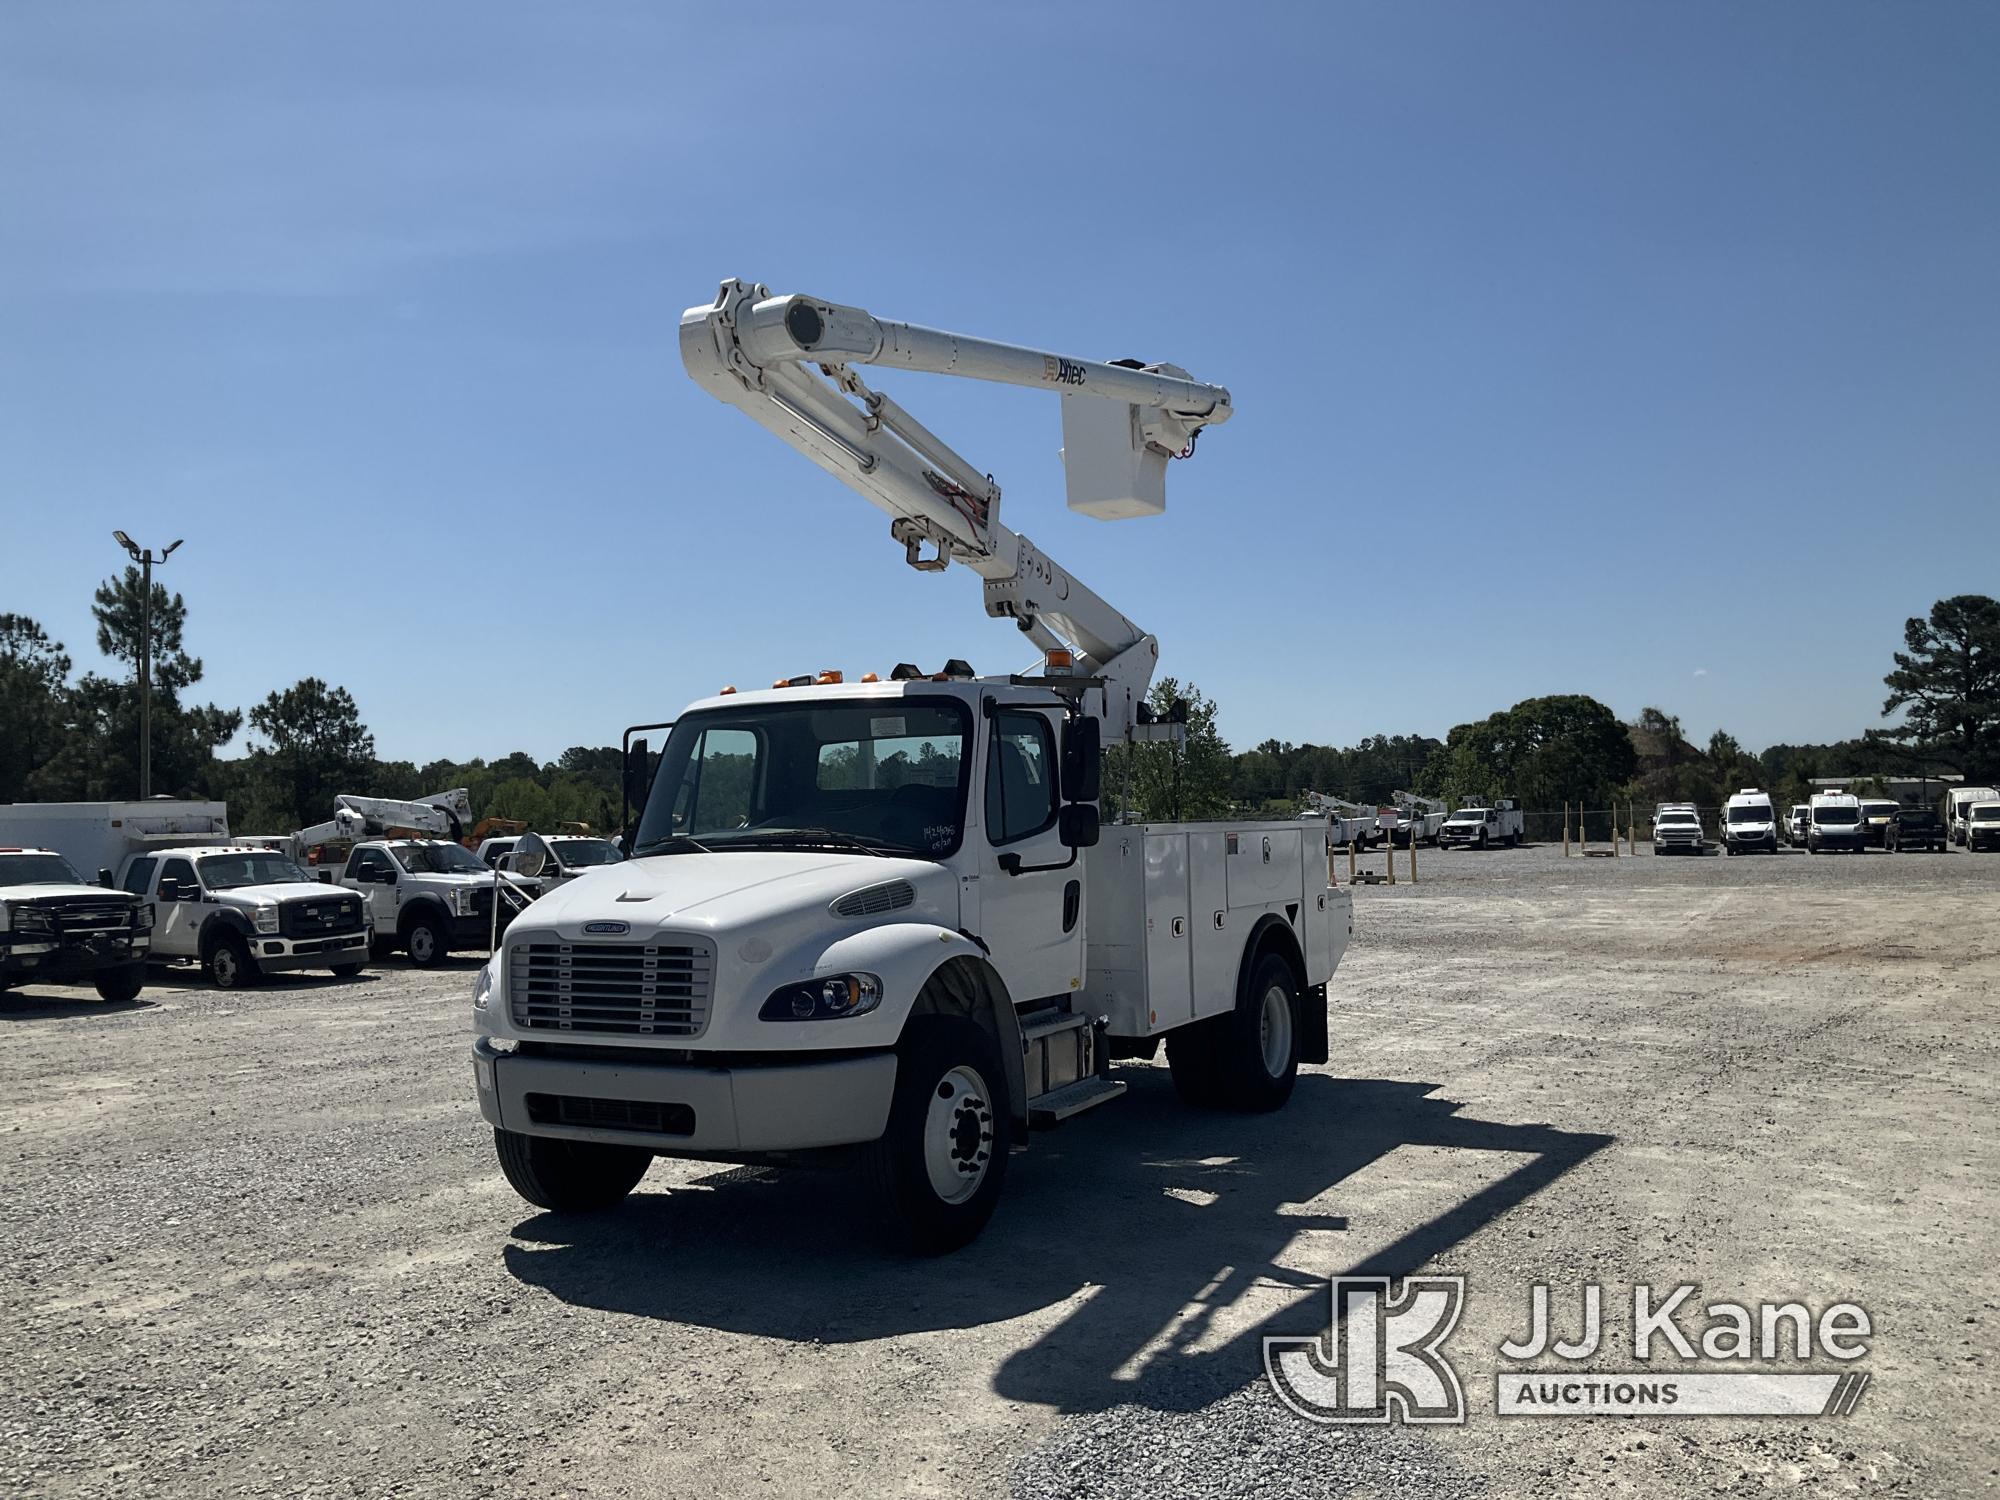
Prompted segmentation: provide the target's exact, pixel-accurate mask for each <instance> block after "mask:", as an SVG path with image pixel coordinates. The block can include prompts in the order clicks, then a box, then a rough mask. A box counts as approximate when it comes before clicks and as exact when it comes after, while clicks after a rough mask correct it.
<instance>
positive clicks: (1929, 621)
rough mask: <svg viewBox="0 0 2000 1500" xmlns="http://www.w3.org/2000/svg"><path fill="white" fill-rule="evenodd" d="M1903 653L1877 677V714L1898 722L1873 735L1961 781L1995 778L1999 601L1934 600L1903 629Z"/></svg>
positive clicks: (1999, 760)
mask: <svg viewBox="0 0 2000 1500" xmlns="http://www.w3.org/2000/svg"><path fill="white" fill-rule="evenodd" d="M1903 645H1904V647H1905V649H1904V650H1901V651H1898V652H1896V653H1895V661H1896V666H1895V669H1894V670H1893V671H1891V672H1890V673H1889V674H1888V675H1887V676H1886V677H1884V678H1883V679H1882V681H1883V682H1884V684H1886V685H1887V687H1888V689H1889V696H1888V697H1887V698H1886V699H1885V700H1884V701H1883V704H1882V712H1883V714H1884V715H1888V714H1893V713H1896V712H1897V711H1899V710H1900V711H1901V712H1902V714H1903V722H1902V723H1901V724H1899V725H1897V726H1896V727H1895V728H1893V729H1888V730H1883V731H1881V732H1880V734H1881V738H1883V739H1885V740H1890V741H1893V742H1896V743H1898V744H1900V745H1902V746H1904V747H1905V748H1907V749H1908V750H1910V751H1911V752H1913V753H1914V754H1916V755H1919V756H1922V757H1924V758H1926V759H1928V758H1930V757H1932V756H1935V757H1936V759H1937V760H1938V761H1941V762H1942V763H1943V764H1945V765H1947V766H1950V767H1952V768H1953V769H1955V770H1957V771H1959V772H1961V773H1963V774H1964V776H1965V777H1966V779H1967V780H1968V781H1982V780H1986V779H1988V778H1990V777H1992V776H1993V775H1995V774H1996V773H2000V602H1996V601H1994V600H1992V599H1989V598H1988V597H1986V596H1985V595H1984V594H1958V595H1955V596H1954V597H1952V598H1950V599H1940V600H1938V602H1937V603H1935V604H1933V605H1932V606H1931V611H1930V614H1929V615H1928V616H1926V617H1923V618H1921V619H1918V618H1912V619H1910V620H1906V621H1905V622H1904V624H1903Z"/></svg>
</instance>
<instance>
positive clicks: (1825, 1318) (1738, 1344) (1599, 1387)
mask: <svg viewBox="0 0 2000 1500" xmlns="http://www.w3.org/2000/svg"><path fill="white" fill-rule="evenodd" d="M1331 1291H1332V1309H1331V1316H1330V1318H1329V1320H1328V1324H1327V1329H1326V1332H1325V1333H1324V1334H1315V1335H1310V1336H1305V1337H1282V1336H1274V1337H1270V1338H1266V1339H1265V1340H1264V1370H1265V1373H1266V1374H1267V1375H1268V1376H1269V1377H1270V1381H1271V1384H1272V1386H1273V1388H1274V1389H1275V1390H1276V1391H1277V1393H1278V1397H1279V1399H1280V1400H1282V1401H1283V1402H1284V1403H1285V1404H1286V1405H1287V1406H1289V1407H1291V1409H1292V1410H1293V1411H1295V1412H1297V1413H1298V1414H1299V1415H1300V1416H1302V1417H1306V1418H1308V1419H1309V1420H1311V1421H1314V1422H1328V1423H1362V1422H1391V1421H1397V1422H1412V1423H1426V1422H1429V1423H1462V1422H1464V1421H1465V1416H1466V1400H1465V1388H1464V1384H1463V1382H1462V1381H1461V1380H1460V1378H1459V1373H1458V1370H1457V1368H1456V1367H1455V1366H1454V1365H1453V1363H1452V1361H1451V1359H1450V1357H1449V1356H1448V1355H1447V1354H1446V1353H1445V1350H1444V1344H1445V1341H1446V1340H1447V1339H1448V1338H1450V1336H1451V1334H1452V1331H1453V1330H1454V1329H1455V1328H1457V1326H1458V1323H1459V1319H1460V1317H1461V1315H1462V1314H1463V1313H1464V1311H1465V1298H1466V1283H1465V1278H1464V1277H1463V1276H1406V1277H1404V1278H1403V1279H1402V1282H1401V1284H1400V1288H1397V1287H1394V1286H1392V1284H1391V1281H1390V1279H1389V1278H1388V1277H1386V1276H1341V1277H1336V1278H1334V1280H1333V1283H1332V1287H1331ZM1631 1291H1632V1318H1631V1324H1630V1331H1631V1345H1630V1356H1631V1361H1632V1363H1633V1365H1636V1366H1638V1368H1613V1369H1600V1368H1593V1367H1588V1366H1585V1367H1582V1368H1579V1366H1583V1365H1584V1362H1586V1361H1590V1362H1594V1361H1595V1360H1596V1358H1597V1357H1598V1355H1599V1354H1600V1352H1602V1351H1604V1350H1605V1348H1606V1338H1605V1320H1604V1289H1603V1288H1602V1287H1601V1286H1599V1285H1597V1284H1596V1283H1587V1284H1585V1285H1584V1286H1583V1287H1582V1288H1581V1289H1580V1294H1579V1297H1578V1304H1577V1305H1578V1310H1579V1320H1578V1324H1577V1328H1576V1336H1575V1337H1574V1338H1563V1337H1559V1336H1558V1335H1557V1333H1556V1331H1555V1329H1554V1326H1553V1320H1552V1318H1551V1314H1550V1294H1549V1287H1548V1285H1547V1283H1544V1282H1537V1283H1536V1284H1535V1285H1534V1286H1533V1287H1531V1288H1530V1290H1529V1296H1528V1326H1527V1330H1526V1331H1525V1332H1524V1333H1523V1334H1522V1335H1521V1336H1520V1337H1518V1338H1510V1339H1506V1340H1504V1341H1502V1342H1501V1344H1500V1345H1499V1347H1498V1350H1497V1352H1498V1354H1499V1357H1500V1359H1501V1360H1503V1361H1505V1362H1507V1363H1508V1364H1510V1365H1520V1364H1523V1363H1525V1362H1527V1361H1535V1362H1536V1364H1535V1365H1534V1366H1533V1367H1531V1368H1520V1369H1508V1368H1502V1369H1501V1370H1500V1371H1499V1373H1498V1374H1496V1375H1495V1377H1494V1410H1495V1411H1496V1412H1497V1413H1499V1414H1500V1415H1501V1416H1642V1415H1643V1416H1737V1417H1755V1416H1773V1417H1777V1416H1789V1417H1810V1416H1845V1415H1847V1414H1848V1413H1849V1412H1852V1411H1853V1410H1854V1409H1855V1407H1856V1406H1857V1405H1858V1404H1859V1403H1860V1400H1861V1395H1862V1392H1863V1391H1865V1390H1866V1389H1867V1387H1868V1381H1869V1376H1868V1374H1867V1372H1866V1371H1863V1370H1856V1369H1853V1368H1851V1366H1852V1364H1853V1362H1854V1361H1856V1360H1859V1359H1861V1358H1863V1357H1864V1356H1866V1354H1867V1353H1868V1345H1867V1342H1866V1341H1867V1339H1868V1338H1869V1337H1870V1336H1871V1335H1872V1333H1873V1332H1874V1325H1873V1323H1872V1321H1871V1320H1870V1318H1869V1316H1868V1313H1867V1310H1866V1309H1864V1308H1862V1307H1861V1306H1860V1305H1859V1304H1857V1303H1853V1302H1836V1303H1833V1304H1831V1305H1830V1306H1828V1307H1826V1308H1824V1309H1823V1310H1821V1311H1820V1312H1819V1313H1817V1314H1815V1313H1814V1312H1813V1311H1812V1309H1811V1308H1809V1307H1807V1306H1806V1305H1805V1304H1804V1303H1801V1302H1775V1303H1774V1302H1760V1303H1757V1304H1755V1305H1746V1304H1744V1303H1739V1302H1710V1303H1707V1304H1705V1305H1704V1306H1702V1307H1701V1308H1700V1309H1699V1311H1700V1313H1701V1315H1702V1316H1703V1317H1704V1318H1705V1319H1706V1321H1705V1322H1704V1323H1702V1324H1701V1325H1700V1326H1699V1327H1696V1326H1695V1325H1694V1323H1693V1322H1692V1321H1691V1319H1692V1318H1693V1315H1694V1313H1695V1311H1696V1309H1695V1308H1694V1307H1693V1306H1692V1305H1691V1304H1692V1303H1693V1302H1694V1299H1695V1297H1696V1288H1695V1287H1693V1286H1688V1285H1680V1286H1676V1287H1674V1288H1673V1289H1672V1290H1670V1291H1668V1292H1666V1293H1664V1294H1662V1293H1659V1292H1657V1291H1656V1290H1655V1289H1654V1288H1653V1287H1650V1286H1635V1287H1633V1288H1632V1289H1631ZM1549 1359H1554V1360H1556V1361H1560V1363H1558V1364H1556V1365H1554V1366H1549V1365H1548V1364H1546V1363H1544V1361H1547V1360H1549ZM1656 1360H1657V1361H1659V1362H1660V1363H1658V1364H1655V1363H1654V1361H1656ZM1703 1361H1714V1362H1717V1363H1721V1362H1724V1361H1727V1362H1728V1363H1729V1364H1730V1366H1731V1368H1726V1369H1715V1368H1703V1367H1702V1362H1703ZM1823 1361H1832V1362H1834V1364H1835V1368H1833V1369H1831V1370H1829V1369H1825V1368H1821V1369H1817V1370H1800V1369H1798V1368H1797V1366H1799V1365H1801V1364H1806V1363H1821V1362H1823ZM1746 1363H1747V1364H1749V1365H1750V1366H1751V1367H1750V1368H1747V1369H1746V1368H1744V1365H1745V1364H1746ZM1688 1365H1692V1366H1694V1368H1687V1366H1688Z"/></svg>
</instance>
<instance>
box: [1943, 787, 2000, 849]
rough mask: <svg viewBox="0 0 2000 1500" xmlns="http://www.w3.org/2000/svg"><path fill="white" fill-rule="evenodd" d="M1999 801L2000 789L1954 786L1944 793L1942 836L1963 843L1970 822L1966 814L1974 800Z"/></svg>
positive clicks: (1955, 842)
mask: <svg viewBox="0 0 2000 1500" xmlns="http://www.w3.org/2000/svg"><path fill="white" fill-rule="evenodd" d="M1993 801H2000V791H1995V790H1994V789H1993V788H1992V787H1990V786H1955V787H1953V788H1951V790H1950V791H1948V792H1946V793H1945V794H1944V836H1945V837H1946V838H1947V839H1948V840H1950V841H1951V842H1952V843H1954V844H1961V845H1962V844H1964V843H1965V832H1966V828H1967V826H1968V824H1969V822H1970V819H1969V818H1968V816H1967V814H1968V813H1969V812H1970V811H1971V808H1972V805H1973V803H1975V802H1993Z"/></svg>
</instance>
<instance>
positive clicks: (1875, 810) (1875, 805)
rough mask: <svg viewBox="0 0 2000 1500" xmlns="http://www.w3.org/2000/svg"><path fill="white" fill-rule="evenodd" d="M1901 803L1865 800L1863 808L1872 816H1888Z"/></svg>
mask: <svg viewBox="0 0 2000 1500" xmlns="http://www.w3.org/2000/svg"><path fill="white" fill-rule="evenodd" d="M1901 805H1902V804H1901V803H1897V802H1864V803H1862V804H1861V810H1862V811H1863V812H1865V813H1867V814H1868V816H1869V817H1871V818H1886V817H1888V816H1889V815H1890V814H1891V813H1893V812H1895V810H1896V809H1897V808H1898V807H1900V806H1901Z"/></svg>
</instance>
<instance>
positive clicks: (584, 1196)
mask: <svg viewBox="0 0 2000 1500" xmlns="http://www.w3.org/2000/svg"><path fill="white" fill-rule="evenodd" d="M493 1150H494V1152H495V1154H496V1155H498V1156H499V1158H500V1170H501V1171H502V1172H503V1173H505V1174H506V1177H507V1184H508V1186H509V1187H511V1188H513V1189H514V1191H515V1192H517V1193H519V1194H520V1195H521V1196H522V1197H523V1198H526V1199H527V1200H528V1201H529V1202H530V1203H532V1204H534V1205H535V1207H537V1208H545V1209H547V1210H548V1211H549V1212H550V1213H555V1214H584V1213H595V1212H597V1211H598V1210H600V1209H606V1208H611V1207H613V1206H614V1205H616V1204H618V1203H620V1202H622V1201H623V1200H624V1198H625V1195H626V1194H627V1193H629V1192H631V1191H632V1189H633V1188H635V1187H637V1186H638V1185H639V1179H640V1178H641V1177H644V1176H645V1175H646V1168H648V1167H650V1166H651V1165H652V1164H653V1153H652V1152H650V1151H642V1150H640V1149H639V1148H638V1147H636V1146H607V1145H604V1144H602V1143H601V1142H598V1141H570V1140H561V1139H558V1138H557V1137H554V1136H546V1135H522V1134H520V1133H519V1132H518V1131H513V1130H495V1131H494V1132H493Z"/></svg>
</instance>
